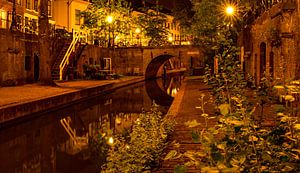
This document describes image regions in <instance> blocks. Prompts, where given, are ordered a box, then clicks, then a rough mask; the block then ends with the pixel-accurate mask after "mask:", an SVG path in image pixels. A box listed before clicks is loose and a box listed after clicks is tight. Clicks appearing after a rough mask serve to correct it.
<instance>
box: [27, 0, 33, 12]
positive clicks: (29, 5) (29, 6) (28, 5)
mask: <svg viewBox="0 0 300 173" xmlns="http://www.w3.org/2000/svg"><path fill="white" fill-rule="evenodd" d="M31 1H32V0H26V8H27V9H29V10H30V9H31V8H32V7H31V5H32V4H31Z"/></svg>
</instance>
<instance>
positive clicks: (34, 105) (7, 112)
mask: <svg viewBox="0 0 300 173" xmlns="http://www.w3.org/2000/svg"><path fill="white" fill-rule="evenodd" d="M144 80H145V78H144V77H124V78H121V79H118V80H111V81H74V82H61V83H57V85H58V86H59V87H47V86H36V87H31V86H30V87H28V89H29V90H28V89H26V87H25V86H23V87H22V86H18V87H19V88H16V87H4V88H0V96H1V100H0V103H1V104H0V128H1V127H2V126H5V125H7V124H9V123H11V122H13V121H12V120H24V119H26V118H31V117H32V116H38V115H39V113H43V112H47V111H51V110H55V109H59V108H62V107H65V106H67V105H70V104H73V103H76V102H80V101H83V100H85V99H88V98H91V97H95V96H97V95H101V94H104V93H107V92H111V91H112V90H115V89H118V88H121V87H124V86H127V85H130V84H134V83H138V82H142V81H144ZM22 88H23V89H24V90H26V92H41V94H40V96H37V95H36V96H30V95H29V94H28V93H26V92H23V91H22ZM9 92H12V95H13V94H14V93H15V94H16V95H15V99H14V98H13V97H12V98H6V100H5V98H4V97H5V96H2V95H3V94H4V95H5V93H6V95H9ZM18 92H19V93H18ZM47 92H48V93H50V96H49V94H48V95H47V96H43V94H46V93H47ZM22 97H24V99H23V100H21V101H20V98H22ZM34 97H36V98H34ZM5 102H7V103H5ZM29 115H31V116H29ZM14 122H15V121H14Z"/></svg>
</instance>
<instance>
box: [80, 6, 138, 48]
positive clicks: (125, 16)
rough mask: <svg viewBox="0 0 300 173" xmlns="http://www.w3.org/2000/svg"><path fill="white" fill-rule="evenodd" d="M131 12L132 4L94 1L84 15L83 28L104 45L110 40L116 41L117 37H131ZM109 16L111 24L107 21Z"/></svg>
mask: <svg viewBox="0 0 300 173" xmlns="http://www.w3.org/2000/svg"><path fill="white" fill-rule="evenodd" d="M131 12H132V8H131V4H130V3H128V2H127V1H125V0H92V3H91V4H90V5H89V6H88V7H87V9H86V10H85V11H84V12H83V13H82V15H83V17H84V20H85V22H84V24H83V26H82V27H83V28H88V29H89V30H90V32H91V33H92V34H93V35H94V36H96V37H98V39H99V41H102V44H104V43H103V42H106V41H107V40H108V39H110V38H112V40H114V38H116V36H117V35H118V36H119V35H129V33H130V30H131V23H132V17H131V14H132V13H131ZM108 16H111V17H112V18H111V19H110V20H111V23H109V22H108V21H107V17H108ZM110 33H112V37H110V35H111V34H110ZM107 37H108V38H107Z"/></svg>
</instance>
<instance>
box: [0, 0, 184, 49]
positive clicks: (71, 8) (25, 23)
mask: <svg viewBox="0 0 300 173" xmlns="http://www.w3.org/2000/svg"><path fill="white" fill-rule="evenodd" d="M1 1H2V2H3V3H1V4H0V28H2V29H9V28H10V25H11V21H12V12H13V1H14V0H1ZM89 4H90V2H89V1H88V0H72V1H71V0H48V9H49V11H48V15H49V23H50V24H51V26H52V27H53V28H55V29H65V30H66V31H68V32H70V33H71V32H74V31H75V32H80V33H81V37H82V38H83V39H82V40H83V41H85V42H88V43H93V39H92V37H88V31H87V30H83V29H82V28H81V25H82V24H83V22H84V19H83V17H81V15H80V13H81V12H83V11H84V10H85V9H86V8H87V7H88V5H89ZM38 5H39V0H15V6H16V14H17V16H16V23H17V29H18V30H20V31H22V32H24V33H33V34H37V32H38V15H39V14H38ZM132 15H133V16H137V15H142V13H140V12H137V11H134V12H133V14H132ZM166 16H167V22H166V23H165V27H166V28H167V29H168V31H169V36H168V40H169V42H171V43H172V44H180V41H181V38H180V27H179V24H178V23H175V22H173V16H171V15H166ZM129 33H130V34H129V35H127V36H119V37H117V36H116V37H115V38H114V39H115V40H114V41H115V44H116V45H118V44H120V43H121V42H124V39H125V40H126V43H127V44H126V45H130V46H134V45H143V46H146V45H147V44H148V41H149V40H148V39H146V38H145V37H144V35H143V33H142V32H141V31H139V29H137V27H133V28H132V30H131V31H130V32H129Z"/></svg>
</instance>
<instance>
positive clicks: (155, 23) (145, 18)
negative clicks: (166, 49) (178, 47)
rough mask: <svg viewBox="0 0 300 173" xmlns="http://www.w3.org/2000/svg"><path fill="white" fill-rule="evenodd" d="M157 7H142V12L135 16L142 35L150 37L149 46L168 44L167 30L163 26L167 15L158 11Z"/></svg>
mask: <svg viewBox="0 0 300 173" xmlns="http://www.w3.org/2000/svg"><path fill="white" fill-rule="evenodd" d="M157 10H159V8H157V9H149V8H146V7H145V8H144V9H143V10H142V11H143V14H142V15H139V16H138V17H137V19H136V20H137V25H138V27H140V28H141V29H142V32H143V33H144V35H145V36H146V37H147V38H149V39H150V41H149V43H148V45H149V46H163V45H167V44H169V42H168V38H167V37H168V30H167V28H166V27H165V26H164V25H165V23H166V21H167V17H166V15H164V14H163V13H160V12H159V11H157Z"/></svg>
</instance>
